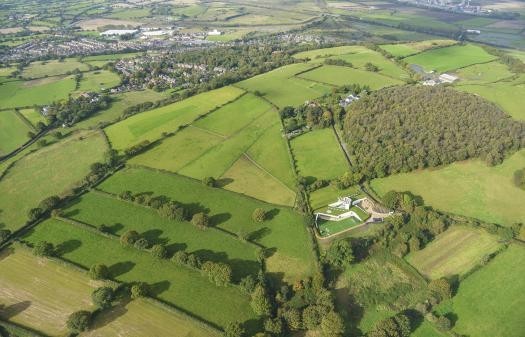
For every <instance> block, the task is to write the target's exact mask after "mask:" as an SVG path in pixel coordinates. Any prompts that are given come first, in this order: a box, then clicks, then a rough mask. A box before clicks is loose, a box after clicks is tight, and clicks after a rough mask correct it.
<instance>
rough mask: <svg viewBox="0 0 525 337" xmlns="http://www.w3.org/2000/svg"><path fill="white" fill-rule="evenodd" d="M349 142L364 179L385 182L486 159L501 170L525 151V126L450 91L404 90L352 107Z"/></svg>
mask: <svg viewBox="0 0 525 337" xmlns="http://www.w3.org/2000/svg"><path fill="white" fill-rule="evenodd" d="M344 129H345V140H346V142H347V144H348V150H349V152H350V155H351V157H352V159H353V164H354V165H356V166H357V168H358V169H359V170H360V172H361V173H363V174H364V175H365V176H366V177H367V178H369V179H371V178H375V177H383V176H386V175H389V174H394V173H398V172H408V171H411V170H415V169H421V168H425V167H435V166H439V165H445V164H450V163H452V162H454V161H459V160H465V159H469V158H476V157H479V158H482V159H483V160H485V161H486V162H487V164H489V165H496V164H499V163H501V162H502V161H503V159H504V158H505V156H507V155H508V154H510V153H512V152H515V151H517V150H518V149H520V148H521V147H523V146H525V123H524V122H519V121H515V120H513V119H511V118H510V117H509V116H507V115H506V114H505V113H504V112H502V111H501V110H500V109H499V108H498V107H497V106H495V105H494V104H492V103H489V102H487V101H485V100H483V99H482V98H480V97H478V96H476V95H473V94H467V93H463V92H458V91H455V90H453V89H450V88H447V87H442V86H438V87H426V86H401V87H395V88H387V89H383V90H379V91H377V92H374V93H372V94H370V95H368V96H364V97H362V98H361V99H360V100H359V101H357V102H355V103H354V104H352V105H350V106H349V108H348V112H347V116H346V119H345V125H344Z"/></svg>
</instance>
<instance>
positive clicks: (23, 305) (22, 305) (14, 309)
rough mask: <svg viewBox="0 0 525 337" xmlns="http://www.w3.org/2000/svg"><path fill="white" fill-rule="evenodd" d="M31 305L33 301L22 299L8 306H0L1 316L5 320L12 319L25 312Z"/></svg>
mask: <svg viewBox="0 0 525 337" xmlns="http://www.w3.org/2000/svg"><path fill="white" fill-rule="evenodd" d="M30 306H31V301H22V302H18V303H15V304H11V305H8V306H4V307H0V317H2V318H3V319H5V320H8V319H10V318H11V317H14V316H16V315H18V314H19V313H21V312H23V311H24V310H26V309H27V308H29V307H30Z"/></svg>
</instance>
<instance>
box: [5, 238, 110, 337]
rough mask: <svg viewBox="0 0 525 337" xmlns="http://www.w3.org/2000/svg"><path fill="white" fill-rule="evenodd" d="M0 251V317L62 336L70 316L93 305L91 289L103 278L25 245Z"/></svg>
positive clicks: (99, 283) (91, 307) (100, 284)
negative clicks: (94, 277) (39, 255)
mask: <svg viewBox="0 0 525 337" xmlns="http://www.w3.org/2000/svg"><path fill="white" fill-rule="evenodd" d="M15 247H16V248H7V249H5V250H3V251H2V252H0V296H1V298H2V305H3V307H1V306H0V318H2V319H7V320H9V321H11V322H14V323H18V324H21V325H23V326H27V327H30V328H32V329H35V330H37V331H41V332H43V333H45V334H46V335H52V336H61V335H65V334H66V333H67V331H68V329H67V327H66V320H67V318H68V316H69V315H70V314H71V313H72V312H74V311H77V310H80V309H88V310H89V309H93V308H94V306H93V304H92V303H91V292H92V291H93V290H94V289H95V288H96V287H97V286H102V285H103V283H102V282H95V281H91V280H90V279H89V278H88V276H87V274H85V273H82V272H79V271H77V270H74V269H72V268H70V267H67V266H64V265H61V264H59V263H56V262H55V261H51V260H48V259H45V258H37V257H35V256H33V255H32V254H31V252H30V250H28V249H27V248H25V247H18V246H15Z"/></svg>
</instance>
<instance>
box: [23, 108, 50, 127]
mask: <svg viewBox="0 0 525 337" xmlns="http://www.w3.org/2000/svg"><path fill="white" fill-rule="evenodd" d="M37 110H38V111H37ZM20 113H21V114H22V116H24V117H25V118H26V119H27V120H28V121H29V122H30V123H31V124H32V125H33V126H36V125H37V124H38V122H42V123H45V122H46V118H45V117H44V116H42V114H41V113H40V109H39V108H37V109H34V108H28V109H20Z"/></svg>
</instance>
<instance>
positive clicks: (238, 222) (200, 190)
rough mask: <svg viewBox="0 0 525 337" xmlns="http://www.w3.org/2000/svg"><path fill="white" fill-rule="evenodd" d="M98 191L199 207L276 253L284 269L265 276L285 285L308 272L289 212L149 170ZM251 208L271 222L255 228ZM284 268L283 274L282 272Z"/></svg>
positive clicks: (304, 237)
mask: <svg viewBox="0 0 525 337" xmlns="http://www.w3.org/2000/svg"><path fill="white" fill-rule="evenodd" d="M100 188H101V189H103V190H105V191H108V192H111V193H120V192H122V191H125V190H130V191H132V192H134V193H139V192H145V191H150V192H153V193H154V194H157V195H158V194H163V195H166V196H169V197H170V198H172V199H173V200H177V201H179V202H182V203H184V204H187V205H190V206H193V207H194V209H195V210H199V209H202V208H203V207H204V208H206V209H208V210H209V214H210V215H211V216H215V219H216V220H215V225H216V226H218V227H220V228H222V229H225V230H227V231H230V232H232V233H236V234H238V233H244V234H247V235H248V236H249V238H250V239H251V240H253V241H255V242H258V243H260V244H262V245H264V246H265V247H268V248H275V249H276V250H277V252H276V253H275V254H274V255H273V256H279V257H280V261H279V260H275V261H274V262H275V263H277V262H280V263H282V264H284V263H286V266H284V265H272V263H267V268H268V270H269V271H270V272H275V273H277V272H279V273H284V277H285V278H286V279H288V280H292V281H293V280H295V279H298V278H302V277H304V276H306V275H309V274H310V273H311V271H312V270H313V269H312V268H313V260H312V259H313V255H312V251H311V247H310V238H309V236H308V233H307V230H306V228H305V226H304V224H303V220H302V218H301V216H300V215H299V214H297V213H295V212H294V211H293V210H292V209H289V208H284V207H275V206H273V205H270V204H266V203H264V202H261V201H257V200H255V199H251V198H246V197H243V196H242V195H240V194H236V193H232V192H229V191H225V190H222V189H217V188H210V187H207V186H205V185H203V184H202V183H201V182H199V181H195V180H193V179H189V178H185V177H181V176H177V175H172V174H165V173H161V172H154V171H152V170H148V169H133V168H129V169H126V170H123V171H120V172H118V173H117V174H115V175H114V176H112V177H111V178H110V179H108V180H106V181H104V182H103V183H102V184H101V185H100ZM256 208H263V209H265V210H267V211H269V212H270V217H271V219H269V220H267V221H265V222H263V223H255V222H254V221H253V220H252V217H251V216H252V213H253V211H254V210H255V209H256ZM290 238H294V239H293V240H290ZM284 267H286V269H282V268H284Z"/></svg>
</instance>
